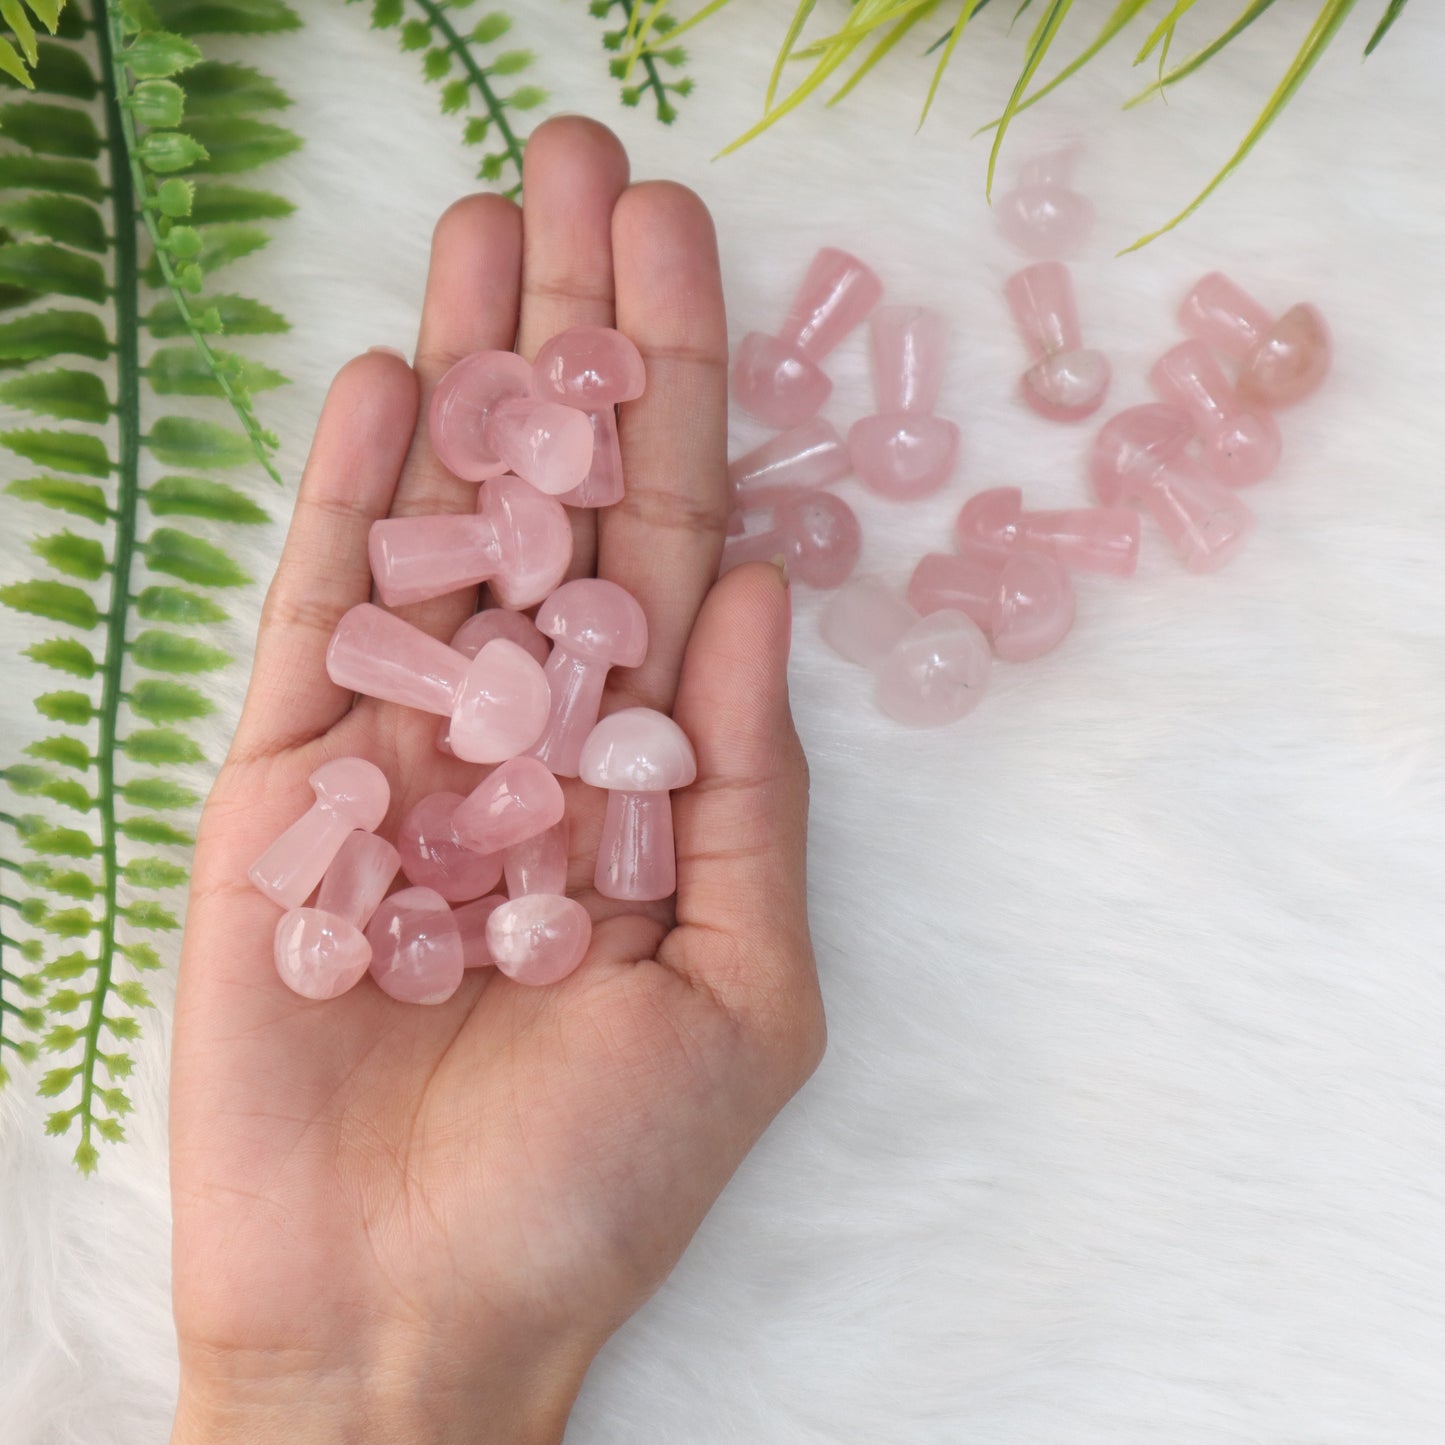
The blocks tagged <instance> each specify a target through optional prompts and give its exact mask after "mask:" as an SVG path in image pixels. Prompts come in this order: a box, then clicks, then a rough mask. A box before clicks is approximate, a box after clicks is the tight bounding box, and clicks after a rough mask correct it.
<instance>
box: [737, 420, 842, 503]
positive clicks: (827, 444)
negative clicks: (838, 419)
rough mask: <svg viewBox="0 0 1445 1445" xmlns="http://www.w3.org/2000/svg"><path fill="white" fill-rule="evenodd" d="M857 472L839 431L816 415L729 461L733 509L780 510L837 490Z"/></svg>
mask: <svg viewBox="0 0 1445 1445" xmlns="http://www.w3.org/2000/svg"><path fill="white" fill-rule="evenodd" d="M852 470H853V462H852V459H851V458H850V457H849V455H848V448H847V446H846V445H845V444H844V442H843V438H842V437H840V436H839V435H838V429H837V428H836V427H835V426H834V425H833V423H832V422H830V421H825V420H824V419H823V418H822V417H820V416H815V417H814V418H813V419H812V420H811V421H805V422H804V423H803V424H802V425H801V426H795V427H793V428H792V429H791V430H790V431H785V432H780V433H779V434H778V435H777V436H775V437H769V439H768V440H767V441H765V442H763V443H762V444H761V445H760V446H756V447H754V448H753V449H752V451H750V452H747V453H745V454H744V455H743V456H740V457H739V458H738V459H737V460H736V461H733V462H729V463H728V481H729V482H730V483H731V485H732V492H733V504H734V506H735V507H736V508H737V510H738V512H739V513H742V512H751V511H756V510H757V509H758V508H759V507H771V506H774V505H776V504H777V503H778V502H782V501H787V500H789V499H790V498H792V497H795V496H797V495H798V493H799V492H811V491H815V490H816V489H817V488H819V487H828V486H831V485H832V484H833V483H834V482H837V481H841V480H842V479H843V478H844V477H846V476H847V475H848V473H849V472H851V471H852ZM739 523H741V516H739ZM739 531H741V526H739Z"/></svg>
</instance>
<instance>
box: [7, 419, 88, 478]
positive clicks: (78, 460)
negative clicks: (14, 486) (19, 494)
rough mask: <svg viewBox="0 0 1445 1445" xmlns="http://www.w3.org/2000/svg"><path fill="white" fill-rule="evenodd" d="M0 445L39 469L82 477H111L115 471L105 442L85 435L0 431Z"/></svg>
mask: <svg viewBox="0 0 1445 1445" xmlns="http://www.w3.org/2000/svg"><path fill="white" fill-rule="evenodd" d="M0 445H3V446H6V447H9V448H10V450H11V451H12V452H14V453H15V454H16V455H17V456H22V457H24V458H26V460H28V461H32V462H34V463H36V465H37V466H42V467H54V468H55V470H56V471H58V472H79V473H80V475H81V476H83V477H108V476H109V475H110V473H111V471H112V467H111V461H110V457H109V455H108V454H107V453H106V450H105V443H104V442H103V441H101V439H100V438H99V437H96V436H90V435H88V434H87V433H85V432H66V431H35V430H30V429H21V430H19V431H5V432H0Z"/></svg>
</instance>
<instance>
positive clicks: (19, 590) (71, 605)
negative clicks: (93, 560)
mask: <svg viewBox="0 0 1445 1445" xmlns="http://www.w3.org/2000/svg"><path fill="white" fill-rule="evenodd" d="M0 602H3V603H4V604H5V605H6V606H7V607H13V608H14V609H15V610H16V611H17V612H28V613H30V615H31V616H32V617H47V618H49V619H50V621H52V622H68V623H69V624H70V625H71V626H72V627H79V628H83V629H85V630H89V629H90V628H92V627H95V626H96V625H97V624H98V623H99V622H100V610H99V608H97V607H96V605H95V602H94V601H93V600H92V599H91V597H90V594H89V593H87V592H82V591H81V590H80V588H79V587H71V586H69V585H68V584H66V583H64V582H45V581H36V582H11V583H9V584H8V585H7V586H4V587H0Z"/></svg>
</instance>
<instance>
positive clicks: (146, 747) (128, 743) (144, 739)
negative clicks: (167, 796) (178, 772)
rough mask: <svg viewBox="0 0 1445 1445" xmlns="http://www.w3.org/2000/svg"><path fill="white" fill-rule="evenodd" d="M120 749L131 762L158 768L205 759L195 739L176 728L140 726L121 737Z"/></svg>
mask: <svg viewBox="0 0 1445 1445" xmlns="http://www.w3.org/2000/svg"><path fill="white" fill-rule="evenodd" d="M120 749H121V751H122V752H123V753H124V754H125V755H126V757H128V758H129V759H130V760H131V762H133V763H148V764H150V765H151V766H152V767H158V768H159V767H166V766H169V765H171V764H175V763H199V762H204V761H205V759H204V757H203V756H202V754H201V750H200V748H198V747H197V746H196V744H195V743H194V741H192V739H190V738H188V737H187V736H186V735H185V734H184V733H178V732H177V731H176V730H175V729H174V728H140V729H138V730H137V731H136V732H133V733H131V734H130V736H129V737H127V738H123V739H121V742H120Z"/></svg>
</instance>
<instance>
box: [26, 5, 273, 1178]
mask: <svg viewBox="0 0 1445 1445" xmlns="http://www.w3.org/2000/svg"><path fill="white" fill-rule="evenodd" d="M288 17H289V20H288ZM157 22H159V23H160V24H163V25H169V26H171V27H173V28H171V29H160V28H157ZM294 23H295V17H294V13H293V12H291V11H290V10H289V8H288V7H287V6H285V5H284V4H280V3H278V0H259V3H251V0H248V3H246V4H244V5H243V4H241V3H240V0H234V3H232V0H110V3H107V0H91V6H90V24H89V26H88V27H87V26H85V25H83V24H82V23H81V22H80V18H79V16H77V15H75V14H74V13H73V11H67V12H66V13H65V15H64V16H63V17H62V18H61V22H60V24H59V26H58V27H57V34H56V40H55V41H54V42H52V43H51V44H50V47H49V48H48V49H44V50H42V51H41V54H40V56H39V60H38V63H37V65H36V67H35V71H34V76H33V80H34V84H35V88H36V92H37V98H36V99H35V100H24V101H18V102H15V103H14V104H8V105H5V106H3V107H0V115H5V116H7V117H8V119H9V121H10V122H11V123H10V124H7V126H6V129H5V131H4V134H3V138H0V139H3V144H0V180H3V181H4V182H5V183H6V184H7V185H8V190H7V194H6V198H5V200H4V202H3V203H0V225H4V226H5V227H7V228H8V229H9V230H10V231H12V232H14V233H15V234H16V235H17V236H18V237H19V238H20V239H15V240H5V241H4V242H3V243H0V282H3V283H9V284H11V285H13V286H15V287H17V288H19V289H21V290H22V291H23V292H24V301H23V304H24V305H26V306H27V307H28V308H29V309H28V310H27V311H26V313H25V314H23V315H21V316H19V317H17V318H15V319H14V320H9V321H6V322H4V323H0V363H4V364H6V365H7V366H8V368H9V374H8V375H6V376H5V377H4V379H3V380H0V403H3V404H4V405H6V406H9V407H14V408H18V409H21V410H24V411H28V412H31V413H33V414H35V415H36V416H37V417H38V418H40V419H41V424H38V425H35V426H20V427H12V428H10V429H9V430H6V431H4V432H0V446H3V447H5V448H6V449H8V450H9V451H10V452H11V453H13V454H14V455H15V456H16V457H17V458H20V459H22V460H23V461H24V462H26V463H29V464H30V467H29V468H26V469H25V471H24V472H22V473H21V474H19V475H13V474H12V477H11V478H9V479H8V480H7V484H6V487H5V490H6V492H7V493H8V494H9V495H10V496H11V497H13V498H14V499H15V500H16V501H17V502H19V503H22V504H24V505H35V506H38V507H42V508H46V509H49V510H51V511H55V512H60V513H63V514H64V515H65V516H66V517H67V519H68V521H69V525H67V526H65V527H64V528H62V529H60V530H55V531H48V532H43V533H42V534H40V535H38V536H36V537H35V538H34V539H33V540H32V542H31V551H32V552H33V554H34V555H35V557H36V559H37V567H38V575H35V576H33V577H29V578H23V579H19V580H15V581H12V582H10V583H8V584H7V585H5V586H3V587H0V602H3V603H4V604H6V605H7V606H9V607H11V608H12V609H14V610H16V611H18V612H21V613H25V614H28V615H29V616H31V617H32V618H37V619H41V620H43V621H44V622H46V623H49V624H53V625H54V627H55V628H57V629H58V631H56V632H54V633H52V631H51V628H50V627H46V628H45V629H44V631H43V633H42V635H41V636H40V638H39V639H38V640H37V641H36V642H34V643H33V644H32V645H31V646H30V647H29V648H27V649H26V652H27V655H28V656H29V657H30V658H31V659H32V660H34V661H35V662H38V663H40V664H41V665H42V666H45V667H47V668H50V669H51V670H52V671H56V672H59V673H61V674H63V675H64V676H65V677H66V679H67V680H68V683H69V685H68V686H65V687H62V688H58V689H56V690H53V691H47V692H44V693H42V694H41V695H40V696H39V697H37V698H36V699H35V705H36V708H37V710H38V711H39V712H40V714H41V716H42V717H44V718H46V719H48V720H49V721H50V722H52V723H54V724H56V725H57V726H56V729H55V730H54V731H53V732H52V733H51V735H49V736H46V737H42V738H40V739H38V740H37V741H36V742H34V743H32V744H31V745H30V746H29V747H28V748H27V749H26V753H27V754H28V760H27V761H25V762H16V763H12V764H11V765H10V766H8V767H6V768H4V769H3V770H0V778H3V780H4V781H5V783H6V784H7V785H8V787H9V789H10V791H11V792H12V793H13V794H15V795H16V796H17V797H20V798H23V799H25V800H26V803H27V805H28V806H31V807H33V808H34V809H35V811H33V812H26V813H21V814H18V815H13V816H12V815H8V814H7V815H0V821H7V822H9V824H10V826H11V827H12V828H13V829H14V831H15V833H16V836H17V839H18V841H19V845H20V847H19V854H20V856H21V857H23V858H24V859H25V861H24V862H23V863H20V864H18V865H16V867H15V869H14V870H13V872H14V877H13V878H10V879H6V880H5V890H4V894H3V901H0V908H3V907H7V906H8V907H10V908H12V909H13V910H14V911H15V914H16V916H17V917H18V920H19V923H20V924H23V925H24V930H23V931H20V930H18V929H17V935H16V936H12V935H11V933H10V932H9V931H6V930H5V920H4V919H3V918H0V950H3V961H0V1014H3V1015H4V1022H5V1024H6V1025H7V1029H8V1026H10V1025H17V1024H25V1025H27V1026H29V1025H34V1027H33V1028H32V1029H31V1032H32V1033H33V1034H34V1035H35V1037H34V1038H33V1039H30V1040H21V1038H20V1036H19V1034H18V1033H17V1032H13V1031H10V1032H6V1033H0V1038H6V1037H8V1038H12V1039H14V1040H15V1042H14V1043H11V1044H6V1045H5V1048H6V1049H8V1050H10V1051H11V1052H14V1051H15V1050H16V1049H19V1048H22V1047H23V1046H25V1045H27V1044H28V1045H29V1046H30V1047H31V1049H32V1051H35V1050H39V1051H44V1052H47V1053H52V1054H56V1055H59V1056H62V1057H61V1060H60V1062H59V1063H58V1064H57V1066H56V1067H54V1068H51V1069H50V1070H49V1071H48V1072H46V1073H45V1074H44V1075H43V1077H42V1078H41V1080H40V1083H39V1089H40V1093H41V1094H42V1095H43V1096H44V1097H46V1098H54V1099H57V1100H59V1101H61V1103H62V1105H63V1107H61V1108H59V1109H57V1110H56V1111H55V1112H54V1113H52V1114H51V1116H50V1118H49V1120H48V1122H47V1126H46V1127H47V1131H48V1132H50V1133H53V1134H63V1133H66V1132H67V1131H69V1130H71V1129H72V1128H75V1129H76V1131H77V1132H78V1136H79V1138H78V1143H77V1146H76V1149H75V1155H74V1158H75V1162H76V1164H77V1166H78V1167H79V1168H80V1169H81V1170H82V1171H83V1172H86V1173H88V1172H90V1171H91V1170H93V1169H94V1168H95V1167H96V1164H97V1163H98V1160H99V1152H98V1146H99V1144H100V1143H101V1142H114V1141H116V1140H119V1139H121V1138H123V1137H124V1124H123V1122H122V1119H123V1117H124V1115H125V1114H126V1113H128V1112H129V1110H130V1101H129V1099H128V1098H127V1097H126V1095H125V1093H124V1091H123V1090H122V1089H121V1088H119V1087H118V1086H117V1085H116V1083H115V1081H116V1080H117V1079H120V1078H124V1077H125V1075H126V1073H128V1071H129V1068H130V1064H129V1059H128V1057H127V1055H126V1051H125V1045H126V1044H127V1042H128V1041H130V1040H131V1039H134V1038H135V1037H137V1036H138V1034H139V1030H140V1027H141V1024H140V1021H139V1018H138V1016H137V1013H136V1011H137V1010H143V1009H145V1008H147V1007H149V1006H150V996H149V994H148V993H147V991H146V989H145V987H144V985H143V984H142V983H141V982H140V979H139V977H138V976H137V975H136V971H138V970H139V971H143V970H145V969H148V968H151V967H156V966H159V965H160V963H161V957H160V954H159V952H158V951H157V949H156V947H155V945H154V943H153V942H152V941H151V940H152V939H155V940H158V939H160V938H161V937H162V936H163V935H165V934H168V933H174V932H175V930H176V929H177V928H178V927H179V921H178V919H177V917H176V914H175V912H174V911H173V909H172V908H171V907H170V906H168V904H167V902H166V901H165V899H164V898H163V897H160V896H156V895H158V894H163V892H164V891H165V890H169V889H173V888H175V887H177V886H178V885H180V884H182V883H183V882H184V881H185V878H186V876H187V870H186V868H185V866H184V863H183V862H182V861H180V859H181V858H183V857H184V855H183V854H181V855H178V856H171V857H167V856H165V855H166V852H167V850H171V851H172V852H173V853H174V850H182V849H186V848H188V847H189V846H190V845H191V841H192V837H191V832H190V829H189V826H188V820H187V817H186V814H187V813H188V812H189V810H191V809H192V808H193V807H194V806H195V804H196V802H197V794H196V792H195V791H194V790H192V789H190V788H188V787H186V786H185V785H184V784H183V783H181V782H179V781H177V780H176V779H174V778H173V777H172V776H169V774H168V771H167V770H169V769H174V768H175V767H178V766H184V765H188V764H194V763H197V762H200V761H202V757H201V752H200V749H199V747H197V745H196V744H195V742H194V740H193V739H192V738H190V737H189V736H188V735H187V734H186V732H185V731H184V729H185V727H186V726H187V724H188V723H189V722H190V720H192V719H194V718H197V717H201V716H204V715H205V714H206V713H207V712H209V711H211V710H212V706H211V704H210V702H209V701H208V700H207V699H206V697H205V695H204V693H203V692H202V691H201V689H200V688H199V687H198V686H196V685H195V681H194V680H196V679H200V678H202V677H203V676H204V675H205V674H207V673H209V672H212V671H214V670H215V669H217V668H219V667H221V666H223V665H224V664H225V663H226V662H227V661H229V659H228V657H227V655H226V653H225V652H223V651H222V650H221V649H219V648H217V647H215V646H213V645H212V644H211V643H210V642H208V641H207V640H206V639H205V637H204V634H203V633H200V634H198V629H200V628H204V627H205V626H207V625H209V624H213V623H215V622H217V621H220V620H223V619H224V618H225V617H226V615H227V614H226V611H225V609H224V608H223V607H222V606H221V605H220V604H219V603H217V602H216V601H214V600H213V594H215V593H217V592H218V591H220V590H223V589H227V588H235V587H239V586H242V585H245V584H246V583H248V582H249V581H250V579H249V578H248V577H247V576H246V575H245V573H244V572H242V571H241V569H240V568H239V567H238V566H237V565H236V563H235V561H234V560H233V558H232V557H231V555H230V553H229V552H228V551H227V550H226V549H225V548H224V547H223V546H220V545H217V543H216V542H215V541H212V540H210V539H209V538H208V537H207V536H205V535H202V532H203V531H204V530H205V529H207V528H209V527H212V526H214V525H216V524H219V523H236V524H253V523H255V522H257V521H261V520H264V519H265V513H264V512H263V511H262V510H261V508H259V507H258V506H257V505H256V503H255V502H253V501H252V500H251V499H250V498H249V497H248V496H247V495H246V494H245V493H244V492H243V491H241V490H240V489H238V488H236V487H234V486H231V485H230V484H229V483H226V482H223V481H220V480H218V479H216V478H215V477H214V476H213V475H210V474H212V473H214V472H216V471H221V470H225V469H229V468H235V467H241V466H246V465H248V464H251V463H253V462H254V461H255V460H256V459H257V457H258V455H260V456H262V457H263V458H264V457H265V454H266V452H267V451H268V450H269V448H270V447H271V446H274V439H273V438H270V437H269V436H268V435H267V434H266V433H264V432H263V431H262V430H261V428H260V427H259V425H258V424H257V423H256V421H255V417H254V414H253V413H252V410H251V403H250V396H251V393H252V392H253V391H254V390H257V389H260V388H262V387H267V386H274V385H277V384H279V383H280V382H281V381H282V380H283V378H282V377H280V375H279V374H278V373H276V372H274V371H272V370H270V369H269V368H267V367H265V366H262V365H260V364H259V363H257V362H254V361H252V360H250V359H249V358H246V357H243V356H241V355H239V354H237V353H235V352H233V351H229V350H221V349H219V348H218V347H217V346H215V345H214V344H213V342H212V339H211V338H213V337H214V336H216V335H217V334H219V333H221V332H222V331H223V330H229V331H230V332H232V333H233V334H256V333H261V332H266V331H274V330H277V329H281V328H284V325H285V323H284V320H283V319H282V318H280V317H279V316H277V314H276V313H275V312H273V311H271V310H269V308H266V307H264V306H262V305H261V304H260V303H259V302H254V301H250V300H248V299H247V298H244V297H239V296H233V295H229V294H221V293H214V294H213V293H210V292H209V291H208V290H207V276H208V274H209V273H210V272H211V271H214V270H216V269H218V268H220V267H222V266H225V265H227V264H230V263H232V262H234V261H236V260H237V259H239V257H241V256H243V255H245V254H247V253H249V252H251V251H253V250H255V249H257V247H259V246H260V245H261V244H263V243H264V241H265V240H266V233H265V232H264V231H263V230H262V229H261V228H260V225H259V223H260V222H262V221H265V220H270V219H273V218H275V217H277V216H280V215H284V214H286V213H287V212H288V211H289V209H290V207H289V203H287V202H285V201H284V200H282V199H281V198H280V197H276V196H271V195H269V194H268V193H266V192H263V191H254V190H250V189H246V188H243V187H239V186H236V185H232V184H230V183H229V182H227V183H225V184H222V183H220V182H216V181H212V180H210V179H209V177H210V176H211V175H213V174H216V173H217V172H222V171H224V172H231V171H245V170H250V169H251V168H252V167H253V166H256V165H260V164H262V163H264V162H265V161H266V160H268V159H271V158H273V157H274V156H275V155H278V154H281V153H283V152H284V151H286V150H289V149H291V148H293V147H294V145H295V144H297V141H296V139H295V137H294V136H292V135H291V134H290V132H288V131H284V130H283V129H282V128H281V127H279V126H275V125H272V124H271V123H269V122H261V121H258V120H256V119H255V116H256V114H257V113H266V112H270V111H275V110H278V109H280V108H281V107H283V106H284V105H285V104H287V103H288V102H287V99H286V97H285V96H284V94H282V92H281V91H280V90H279V89H278V88H277V87H276V86H275V85H274V83H273V82H272V81H270V80H269V79H268V78H267V77H265V76H262V75H260V74H259V73H258V72H256V71H254V70H251V69H249V68H248V67H244V66H239V65H232V64H218V63H214V62H207V61H205V60H204V58H203V56H202V54H201V51H200V48H199V47H198V46H197V45H196V43H195V38H194V37H195V36H196V35H199V34H209V33H214V32H217V31H220V30H223V29H226V28H231V29H235V30H238V31H240V32H242V33H256V32H272V31H280V30H284V29H287V28H291V26H292V25H293V24H294ZM183 32H184V33H183ZM62 57H63V58H62ZM52 74H53V75H54V76H56V77H58V79H57V80H56V81H55V82H54V83H52V79H51V77H52ZM193 89H194V94H193ZM27 107H31V108H33V107H43V108H44V109H43V110H42V111H40V112H39V113H37V112H36V110H34V109H27ZM218 156H221V157H224V159H223V160H221V161H219V162H218ZM102 165H103V166H104V170H102V169H101V167H102ZM143 251H148V254H147V255H144V257H143ZM105 261H108V262H109V266H108V267H107V266H106V265H105V264H103V262H105ZM170 343H178V344H170ZM87 363H89V364H90V365H87ZM95 363H100V364H101V366H100V368H99V369H96V368H95V366H94V364H95ZM191 398H213V399H214V401H211V402H205V401H203V402H200V403H199V405H202V406H207V405H214V404H215V402H220V403H223V404H225V405H226V406H227V407H229V412H230V415H231V416H232V417H233V418H239V420H240V423H241V426H240V429H237V427H236V426H234V425H229V424H224V423H222V422H219V421H216V420H213V419H211V418H210V417H207V416H203V415H194V414H191V411H190V409H191V408H192V407H194V406H196V405H197V404H198V403H196V402H193V401H191V400H190V399H191ZM223 414H224V413H223ZM147 459H148V461H147ZM156 466H158V467H159V469H160V470H161V471H163V472H164V473H165V475H161V476H159V477H158V478H156V479H155V480H152V481H150V483H149V485H144V484H143V480H144V479H143V475H142V474H143V470H147V469H153V468H154V467H156ZM32 469H33V470H32ZM273 475H274V471H273ZM16 949H21V950H30V951H31V953H33V956H34V961H35V962H36V963H37V964H39V965H40V966H39V969H38V971H37V972H35V973H33V974H24V973H21V972H19V971H18V967H17V966H16V965H12V964H11V963H10V962H9V961H8V960H9V959H10V958H11V957H18V958H25V959H28V958H29V955H28V954H25V953H23V952H22V953H20V954H18V955H17V954H16V953H15V950H16ZM62 949H63V951H61V950H62ZM36 984H38V988H39V992H40V994H42V995H44V994H45V993H46V991H47V990H51V991H50V993H49V997H48V998H42V999H41V1000H40V1001H39V1002H37V1003H34V1004H32V1003H28V1002H26V1003H18V1002H16V1001H15V998H14V991H15V990H16V989H17V988H20V989H23V988H25V987H27V986H29V987H34V986H36ZM15 1009H20V1010H21V1013H19V1014H17V1013H16V1012H15ZM37 1009H39V1010H40V1013H39V1014H37V1013H36V1012H35V1010H37ZM67 1056H68V1057H67Z"/></svg>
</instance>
